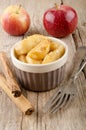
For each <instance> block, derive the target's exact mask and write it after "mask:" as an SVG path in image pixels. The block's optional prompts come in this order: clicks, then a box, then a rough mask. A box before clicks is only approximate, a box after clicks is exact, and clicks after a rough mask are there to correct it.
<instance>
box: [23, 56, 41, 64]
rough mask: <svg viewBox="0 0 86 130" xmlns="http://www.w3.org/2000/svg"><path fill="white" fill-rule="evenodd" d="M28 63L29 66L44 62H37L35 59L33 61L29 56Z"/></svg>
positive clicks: (27, 57)
mask: <svg viewBox="0 0 86 130" xmlns="http://www.w3.org/2000/svg"><path fill="white" fill-rule="evenodd" d="M26 62H27V63H29V64H41V63H42V60H35V59H32V58H31V57H29V56H26Z"/></svg>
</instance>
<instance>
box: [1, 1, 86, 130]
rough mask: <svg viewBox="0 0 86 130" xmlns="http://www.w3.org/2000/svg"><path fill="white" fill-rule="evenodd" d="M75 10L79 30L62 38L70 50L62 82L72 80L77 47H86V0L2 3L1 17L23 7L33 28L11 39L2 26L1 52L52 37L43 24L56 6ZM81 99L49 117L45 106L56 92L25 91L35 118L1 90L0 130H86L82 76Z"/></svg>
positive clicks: (85, 91) (81, 80) (82, 79)
mask: <svg viewBox="0 0 86 130" xmlns="http://www.w3.org/2000/svg"><path fill="white" fill-rule="evenodd" d="M62 1H63V3H65V4H67V5H70V6H72V7H73V8H75V9H76V11H77V13H78V18H79V21H78V26H77V29H76V30H75V31H74V33H73V34H71V35H69V36H67V37H65V38H62V40H63V41H65V42H66V44H67V45H68V48H69V57H68V61H67V63H66V64H65V66H64V68H65V71H63V70H61V72H60V75H59V78H61V77H62V76H63V77H68V76H69V75H70V73H71V71H72V66H73V63H72V59H73V57H74V54H75V52H76V49H77V47H79V46H82V45H86V11H85V8H86V0H78V2H77V1H75V0H53V1H51V0H46V1H44V0H40V1H39V0H26V1H25V0H15V1H13V0H7V1H6V0H3V1H1V0H0V16H1V14H2V12H3V10H4V9H5V8H6V7H7V6H8V5H11V4H21V5H23V7H25V8H26V10H27V11H28V12H29V14H30V18H31V26H30V29H29V30H28V32H27V33H26V34H25V35H23V36H20V37H14V36H10V35H8V34H7V33H5V32H4V30H3V29H2V27H1V24H0V51H5V52H7V54H8V56H9V57H10V49H11V47H12V45H13V44H14V43H16V42H17V41H19V40H21V39H23V38H24V37H27V36H28V35H31V34H34V33H40V34H44V35H48V34H47V32H46V31H45V29H44V27H43V23H42V18H43V13H44V12H45V10H46V9H47V8H50V7H52V6H53V4H54V3H58V4H60V3H61V2H62ZM77 88H78V96H77V97H76V98H75V100H74V101H73V102H72V104H71V105H70V106H69V107H68V108H67V109H62V110H60V111H59V112H57V113H55V114H53V115H48V114H45V113H43V106H44V105H45V103H46V101H47V100H48V99H49V97H50V96H51V95H53V93H54V92H55V91H56V89H54V90H51V91H49V92H43V93H36V92H30V91H26V90H23V93H24V95H25V96H26V97H27V99H28V100H30V101H31V102H32V103H33V104H34V106H35V112H34V113H33V114H32V115H31V116H24V115H23V114H22V113H21V112H20V111H19V109H18V108H17V107H16V106H15V104H14V103H13V102H12V101H11V100H10V99H9V98H8V97H7V95H6V94H5V93H4V92H3V90H1V89H0V130H85V129H86V79H85V76H84V73H83V72H82V73H81V75H80V76H79V78H78V80H77Z"/></svg>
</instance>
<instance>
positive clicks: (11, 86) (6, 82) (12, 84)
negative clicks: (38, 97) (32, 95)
mask: <svg viewBox="0 0 86 130" xmlns="http://www.w3.org/2000/svg"><path fill="white" fill-rule="evenodd" d="M0 62H1V68H2V70H4V71H3V73H4V75H3V74H1V73H0V87H1V88H2V89H3V90H4V92H5V93H6V94H7V95H8V96H9V97H10V98H11V100H12V101H13V102H14V103H15V104H16V105H17V106H18V108H19V109H20V110H21V111H22V112H23V113H24V114H26V115H29V114H31V113H32V112H33V111H34V107H33V105H32V104H31V103H30V101H29V100H27V99H26V98H25V97H24V96H23V94H22V92H21V89H20V86H19V84H18V83H17V81H16V78H15V76H14V74H13V72H12V70H11V68H10V62H9V59H8V57H7V55H6V53H5V52H0Z"/></svg>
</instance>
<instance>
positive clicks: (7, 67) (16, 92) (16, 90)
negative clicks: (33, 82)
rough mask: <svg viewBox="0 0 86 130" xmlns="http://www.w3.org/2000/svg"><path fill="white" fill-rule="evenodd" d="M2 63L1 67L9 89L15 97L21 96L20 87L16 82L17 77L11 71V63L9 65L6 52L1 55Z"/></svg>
mask: <svg viewBox="0 0 86 130" xmlns="http://www.w3.org/2000/svg"><path fill="white" fill-rule="evenodd" d="M0 61H1V65H2V67H3V70H4V75H5V77H6V79H7V82H8V84H9V86H8V87H9V89H10V90H11V92H12V93H13V95H14V97H18V96H20V95H21V89H20V86H19V85H18V83H17V81H16V80H15V77H14V75H13V73H12V71H11V69H10V63H9V60H8V58H7V56H6V53H5V52H1V53H0Z"/></svg>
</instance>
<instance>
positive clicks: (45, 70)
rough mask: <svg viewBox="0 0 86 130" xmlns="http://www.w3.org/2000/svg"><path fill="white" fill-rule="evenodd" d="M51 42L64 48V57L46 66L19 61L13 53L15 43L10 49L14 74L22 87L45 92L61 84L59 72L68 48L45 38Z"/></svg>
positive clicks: (58, 41) (56, 40)
mask: <svg viewBox="0 0 86 130" xmlns="http://www.w3.org/2000/svg"><path fill="white" fill-rule="evenodd" d="M47 38H49V39H50V40H52V41H55V42H57V43H60V44H62V45H63V46H64V47H65V53H64V55H63V56H62V57H61V58H59V59H58V60H56V61H54V62H51V63H47V64H28V63H24V62H21V61H19V60H18V59H17V58H16V56H15V53H14V48H15V46H16V44H19V43H16V44H14V45H13V47H12V48H11V59H12V63H13V67H14V72H15V74H16V76H17V78H18V80H19V82H20V83H21V84H22V87H24V88H25V89H27V90H31V91H40V92H42V91H47V90H51V89H53V88H55V87H57V86H58V84H59V83H60V82H61V81H60V80H59V79H58V78H59V72H60V71H61V69H62V68H63V66H64V64H65V63H66V61H67V58H68V46H67V45H66V43H65V42H63V41H62V40H60V39H57V38H54V37H47Z"/></svg>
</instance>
